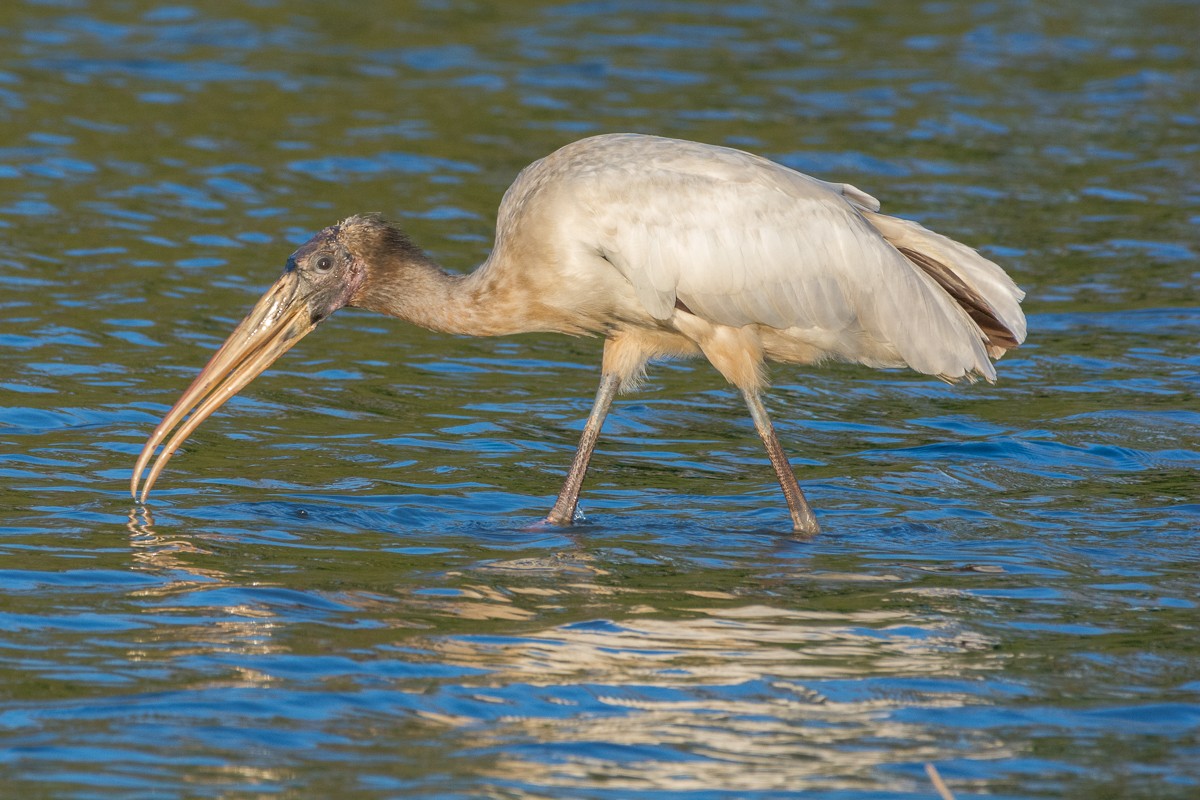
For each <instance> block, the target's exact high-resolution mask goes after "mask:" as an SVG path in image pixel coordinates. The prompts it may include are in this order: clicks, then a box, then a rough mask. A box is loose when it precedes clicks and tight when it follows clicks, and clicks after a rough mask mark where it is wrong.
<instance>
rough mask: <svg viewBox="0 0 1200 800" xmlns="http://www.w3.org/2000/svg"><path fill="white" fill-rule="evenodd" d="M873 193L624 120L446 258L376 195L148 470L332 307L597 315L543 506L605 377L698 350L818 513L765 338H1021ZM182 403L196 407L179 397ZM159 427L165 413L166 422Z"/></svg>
mask: <svg viewBox="0 0 1200 800" xmlns="http://www.w3.org/2000/svg"><path fill="white" fill-rule="evenodd" d="M878 212H879V201H877V200H876V199H875V198H873V197H871V196H870V195H869V194H867V193H866V192H863V191H860V190H859V189H856V188H855V187H853V186H850V185H848V184H839V183H826V182H825V181H821V180H817V179H816V178H811V177H809V176H807V175H804V174H801V173H799V172H796V171H795V170H792V169H788V168H787V167H784V166H782V165H780V164H776V163H774V162H772V161H768V160H767V159H765V158H760V157H758V156H755V155H751V154H749V153H745V152H742V151H739V150H732V149H729V148H725V147H717V146H713V145H705V144H697V143H695V142H686V141H678V140H672V139H664V138H659V137H655V136H643V135H638V134H611V135H604V136H595V137H592V138H588V139H583V140H580V141H578V142H575V143H573V144H569V145H567V146H566V147H563V148H562V149H560V150H558V151H556V152H554V153H551V154H550V155H549V156H547V157H545V158H543V159H541V160H539V161H536V162H534V163H533V164H531V165H530V166H528V167H526V168H525V169H524V170H523V171H522V172H521V174H520V175H518V176H517V179H516V181H514V182H513V184H512V186H510V187H509V189H508V191H507V192H506V193H505V195H504V199H503V200H502V201H501V203H500V208H499V211H498V212H497V220H496V241H495V244H494V246H493V249H492V252H491V255H489V256H488V258H487V260H486V261H485V262H484V263H483V265H482V266H480V267H479V268H478V269H476V270H475V271H474V272H472V273H470V274H466V275H463V274H456V273H452V272H446V271H444V270H443V269H442V268H441V267H439V266H438V265H437V264H435V263H434V262H433V261H432V260H431V259H430V258H429V257H428V256H427V255H426V254H425V253H424V252H423V251H422V250H421V249H420V248H419V247H417V246H416V245H415V244H413V242H412V241H411V240H410V239H409V238H408V236H407V235H405V234H404V233H403V232H402V231H401V230H400V229H399V228H397V227H395V226H393V225H392V224H390V223H388V222H386V221H385V220H383V219H382V218H381V217H379V216H378V215H375V214H367V215H360V216H353V217H350V218H349V219H346V220H345V221H343V222H341V223H340V224H338V225H334V226H332V227H329V228H326V229H325V230H323V231H321V232H320V233H318V234H317V235H316V236H314V237H313V238H312V239H310V240H309V241H308V242H306V243H305V244H304V245H303V246H301V247H300V249H298V250H296V252H295V253H293V254H292V255H291V257H290V258H288V260H287V265H286V266H285V268H284V271H283V275H282V276H281V277H280V278H279V280H278V281H277V282H276V283H275V285H274V286H272V287H271V288H270V289H269V290H268V291H267V293H266V294H265V295H264V296H263V297H262V299H261V300H259V302H258V304H257V305H255V306H254V308H253V309H252V310H251V311H250V314H249V315H248V316H247V317H246V319H245V320H243V321H242V323H241V324H240V325H238V327H237V329H236V330H234V332H233V333H232V334H231V335H230V336H229V339H228V340H227V341H226V342H225V344H224V345H222V347H221V348H220V349H219V350H218V351H217V353H216V354H215V355H214V356H213V357H212V359H211V360H210V361H209V362H208V365H207V366H206V367H205V368H204V370H203V371H202V372H201V373H200V374H199V375H198V376H197V377H196V379H195V381H193V383H192V385H191V386H190V387H189V388H188V389H187V391H186V392H184V394H183V396H182V397H180V398H179V401H178V402H177V403H176V404H175V406H174V407H173V408H171V410H170V411H169V412H167V415H166V416H165V417H164V418H163V420H162V422H161V423H160V424H159V425H158V427H157V428H156V429H155V431H154V433H153V435H152V436H151V437H150V439H149V441H147V442H146V445H145V447H144V448H143V449H142V453H141V456H140V457H139V458H138V461H137V466H136V467H135V468H134V472H133V480H132V481H131V485H130V490H131V491H132V493H133V495H134V497H135V498H136V497H137V489H138V483H139V481H140V479H141V475H142V471H143V470H144V468H145V467H146V465H147V464H148V463H149V461H150V458H151V456H152V455H153V454H154V451H155V449H156V448H157V447H158V445H159V444H160V443H161V442H163V441H164V440H167V437H168V435H170V439H169V440H167V441H166V445H165V446H164V447H163V450H162V452H161V453H160V455H159V458H158V461H157V462H156V463H155V464H154V467H153V469H151V471H150V474H149V476H148V477H147V478H146V483H145V486H144V488H143V489H142V502H145V500H146V497H147V495H148V494H149V492H150V488H151V487H152V486H153V485H154V482H155V480H157V478H158V476H159V474H160V473H161V472H162V470H163V467H164V466H165V465H166V463H167V460H168V459H169V458H170V457H171V455H172V454H173V453H174V452H175V451H176V450H177V449H178V448H179V446H180V445H181V444H182V443H183V441H184V440H185V439H186V438H187V437H188V436H189V435H190V434H191V433H192V431H193V430H195V428H196V427H197V426H198V425H199V424H200V423H201V422H202V421H204V419H206V418H207V417H208V416H209V415H210V414H212V413H213V412H214V411H215V410H216V409H218V408H219V407H220V406H221V405H222V404H223V403H224V402H225V401H226V400H228V399H229V398H230V397H232V396H233V395H235V394H236V393H237V392H239V391H240V390H241V389H242V388H243V387H245V386H246V384H248V383H249V382H250V381H251V380H253V379H254V378H255V376H257V375H258V374H260V373H261V372H262V371H263V370H265V369H266V368H267V367H268V366H270V365H271V363H272V362H274V361H275V359H277V358H278V357H279V356H281V355H282V354H283V353H285V352H286V351H287V350H289V349H290V348H291V347H292V346H293V345H295V344H296V343H297V342H298V341H300V339H301V338H302V337H304V336H305V335H307V334H308V333H309V332H311V331H312V330H313V329H314V328H316V327H317V325H319V324H320V323H321V322H322V321H324V320H325V318H326V317H328V316H329V315H330V314H332V313H333V312H335V311H337V310H338V309H340V308H343V307H345V306H353V307H357V308H366V309H370V310H372V311H377V312H380V313H383V314H390V315H392V316H395V317H399V318H401V319H403V320H407V321H409V322H411V323H414V324H416V325H420V326H422V327H425V328H429V329H431V330H435V331H442V332H445V333H453V334H467V335H471V336H499V335H504V334H510V333H526V332H533V331H552V332H555V333H565V334H570V335H587V334H593V335H594V334H599V335H602V336H604V337H605V340H604V355H603V361H602V364H601V370H600V388H599V390H598V391H597V393H596V401H595V405H594V406H593V407H592V412H591V414H590V416H589V417H588V420H587V423H586V425H585V426H584V429H583V435H582V437H581V439H580V442H579V449H578V450H577V451H576V453H575V459H574V461H573V462H572V464H571V468H570V471H569V472H568V473H567V478H566V481H565V482H564V484H563V487H562V491H561V492H560V493H559V495H558V500H557V501H556V502H555V504H554V508H553V510H551V512H550V515H549V516H548V517H547V518H546V521H547V522H549V523H554V524H559V525H568V524H570V523H572V522H573V521H574V520H575V514H576V505H577V503H578V500H579V490H580V487H581V486H582V484H583V476H584V473H585V472H586V471H587V466H588V460H589V458H590V457H591V454H592V450H593V448H594V447H595V445H596V438H597V436H598V435H599V433H600V427H601V425H602V424H603V422H604V417H605V415H606V414H607V412H608V409H609V406H610V405H611V404H612V401H613V397H614V396H615V395H616V394H617V393H618V392H620V391H622V390H625V389H630V388H633V387H634V386H636V385H637V383H638V381H639V380H640V379H641V377H642V376H643V373H644V370H645V367H646V363H647V361H649V360H650V359H653V358H661V357H688V356H703V357H705V358H707V359H708V360H709V361H710V362H711V363H712V365H713V366H714V367H716V369H717V371H718V372H720V373H721V374H722V375H723V376H724V377H725V379H726V380H728V381H729V382H730V383H732V384H733V385H734V386H736V387H737V388H738V389H739V390H740V391H741V393H742V396H743V398H745V401H746V405H747V406H748V407H749V409H750V417H751V419H752V420H753V421H754V427H755V429H756V430H757V431H758V435H759V436H760V437H761V438H762V441H763V444H764V445H765V446H766V450H767V456H768V457H769V459H770V461H771V465H772V466H773V467H774V468H775V474H776V476H777V477H778V478H779V484H780V486H781V487H782V488H783V494H784V497H785V498H786V500H787V504H788V508H789V510H790V511H791V517H792V523H793V526H794V528H795V530H796V531H797V532H799V533H804V534H812V533H816V532H817V530H818V525H817V520H816V516H815V515H814V514H813V512H812V509H811V508H810V507H809V505H808V502H807V500H805V497H804V493H803V492H802V491H801V490H800V486H799V484H797V482H796V477H795V475H794V474H793V472H792V469H791V466H790V465H789V463H788V460H787V456H785V455H784V452H783V448H782V447H781V446H780V443H779V439H778V437H777V436H776V434H775V430H774V427H773V426H772V424H771V420H770V418H769V417H768V416H767V411H766V409H765V408H764V406H763V402H762V398H761V392H762V390H763V388H764V387H765V385H766V380H765V370H764V362H765V360H767V359H770V360H773V361H783V362H791V363H798V364H815V363H817V362H820V361H824V360H826V359H838V360H842V361H850V362H857V363H860V364H866V365H868V366H872V367H905V366H907V367H910V368H912V369H914V370H916V371H917V372H922V373H925V374H928V375H936V376H938V377H939V378H942V379H943V380H946V381H956V380H959V379H963V378H966V379H974V378H976V377H982V378H985V379H987V380H988V381H992V380H994V379H995V377H996V372H995V370H994V369H993V367H992V364H991V359H996V358H999V357H1000V356H1001V355H1003V354H1004V352H1005V351H1006V350H1009V349H1010V348H1013V347H1016V346H1017V345H1018V344H1020V343H1021V342H1022V341H1023V340H1024V338H1025V317H1024V315H1023V314H1022V312H1021V307H1020V301H1021V299H1022V297H1024V293H1023V292H1022V291H1021V290H1020V289H1018V288H1017V286H1016V285H1015V284H1014V283H1013V281H1012V280H1011V279H1010V278H1009V277H1008V275H1007V274H1005V272H1004V271H1003V270H1002V269H1001V268H1000V267H998V266H997V265H996V264H994V263H992V262H991V261H988V260H987V259H986V258H983V257H982V256H980V255H979V254H978V253H977V252H975V251H974V250H973V249H971V248H969V247H967V246H966V245H963V244H959V243H958V242H955V241H952V240H951V239H947V238H946V237H944V236H941V235H939V234H937V233H934V232H932V231H929V230H927V229H925V228H923V227H921V226H920V225H918V224H916V223H914V222H908V221H905V220H901V219H897V218H896V217H890V216H886V215H883V214H880V213H878ZM189 412H190V416H188V415H189ZM172 432H173V435H171V434H172Z"/></svg>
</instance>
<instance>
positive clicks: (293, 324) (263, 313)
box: [129, 272, 318, 503]
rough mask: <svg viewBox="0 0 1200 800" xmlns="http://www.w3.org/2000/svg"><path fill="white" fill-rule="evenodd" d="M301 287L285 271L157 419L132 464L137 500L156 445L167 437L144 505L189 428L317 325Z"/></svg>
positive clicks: (149, 480) (295, 277)
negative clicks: (156, 424)
mask: <svg viewBox="0 0 1200 800" xmlns="http://www.w3.org/2000/svg"><path fill="white" fill-rule="evenodd" d="M299 285H300V281H299V277H298V275H297V274H296V273H295V272H286V273H284V275H283V277H281V278H280V279H279V280H278V281H276V282H275V285H274V286H272V287H271V288H270V289H268V290H267V293H266V294H264V295H263V296H262V299H261V300H259V301H258V303H257V304H256V305H255V306H254V308H253V309H251V311H250V313H249V314H248V315H246V318H245V319H244V320H242V322H241V323H240V324H239V325H238V326H237V328H235V329H234V331H233V333H231V334H230V335H229V338H228V339H226V340H225V344H223V345H221V349H220V350H218V351H217V352H216V354H215V355H213V357H212V358H211V359H210V360H209V362H208V364H207V365H205V367H204V369H203V370H201V372H200V374H199V375H197V376H196V379H195V380H194V381H192V385H191V386H189V387H188V388H187V391H185V392H184V393H183V396H182V397H180V398H179V400H178V402H176V403H175V405H174V406H173V407H172V408H171V410H170V411H168V412H167V415H166V416H165V417H163V420H162V422H160V423H158V427H157V428H155V429H154V433H153V435H151V436H150V439H149V441H147V442H146V445H145V447H143V448H142V454H141V455H140V456H138V460H137V466H135V467H134V468H133V478H132V480H131V481H130V482H129V491H130V493H131V494H132V495H133V497H134V499H135V500H136V499H137V496H138V483H139V482H140V481H141V477H142V470H144V469H145V468H146V465H147V464H148V463H150V459H151V457H152V456H153V455H154V451H155V449H156V448H157V447H158V446H159V444H161V443H162V442H163V441H164V440H166V439H167V437H168V436H170V440H169V441H167V443H166V445H165V446H164V447H163V449H162V451H161V452H160V453H159V454H158V460H157V461H156V462H155V464H154V467H153V469H151V470H150V475H149V476H148V477H147V478H146V483H145V485H144V486H143V487H142V497H141V501H142V502H143V503H144V502H146V497H147V495H149V494H150V488H151V487H152V486H154V482H155V481H156V480H158V476H159V475H160V474H161V473H162V471H163V467H165V466H166V465H167V461H169V460H170V458H171V456H172V455H174V454H175V451H176V450H178V449H179V446H180V445H181V444H183V442H184V440H185V439H187V437H188V436H190V435H191V433H192V431H194V430H196V428H197V427H198V426H199V425H200V423H201V422H203V421H204V420H206V419H207V418H208V417H209V416H210V415H211V414H212V413H213V412H214V411H216V410H217V409H218V408H220V407H221V406H222V405H224V404H225V401H227V400H228V399H229V398H231V397H233V396H234V395H235V394H237V393H238V392H240V391H241V390H242V389H243V388H244V387H245V386H246V384H248V383H250V381H252V380H254V379H255V378H256V377H258V375H260V374H262V372H263V371H264V370H266V368H267V367H269V366H271V364H272V363H274V361H275V360H276V359H277V358H279V357H280V356H281V355H283V354H284V353H286V352H287V351H288V350H290V349H292V347H293V346H294V345H295V344H296V343H297V342H299V341H300V340H301V339H303V338H304V337H305V336H306V335H307V334H308V333H310V332H311V331H312V330H313V329H314V328H316V327H317V324H318V321H314V320H313V319H312V314H311V313H310V311H309V308H308V303H307V301H306V298H304V297H301V296H299V295H300V293H299V292H298V288H299ZM189 412H190V414H191V415H190V416H189ZM172 432H173V433H172Z"/></svg>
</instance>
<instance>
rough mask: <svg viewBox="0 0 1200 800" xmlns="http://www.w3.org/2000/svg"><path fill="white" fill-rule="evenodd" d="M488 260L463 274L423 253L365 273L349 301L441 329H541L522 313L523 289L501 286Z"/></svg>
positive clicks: (480, 332)
mask: <svg viewBox="0 0 1200 800" xmlns="http://www.w3.org/2000/svg"><path fill="white" fill-rule="evenodd" d="M489 264H490V262H485V263H484V264H483V265H482V266H480V267H479V268H478V269H476V270H475V271H474V272H471V273H469V274H465V275H464V274H461V273H455V272H448V271H446V270H445V269H443V268H442V267H441V266H439V265H438V264H437V263H436V262H434V261H433V260H432V259H428V258H426V259H423V260H420V261H406V262H405V263H404V264H402V265H399V266H397V267H394V268H392V269H388V270H385V271H383V272H381V273H380V274H377V275H374V276H371V277H370V278H369V279H368V281H367V284H368V286H367V287H365V290H364V292H363V293H362V295H361V296H360V297H358V298H356V299H355V301H354V303H353V304H354V305H356V306H358V307H360V308H365V309H368V310H370V311H375V312H378V313H381V314H389V315H391V316H393V317H399V318H400V319H403V320H405V321H406V322H411V323H412V324H414V325H420V326H421V327H422V328H428V329H429V330H433V331H438V332H441V333H455V334H462V335H466V336H499V335H503V334H508V333H523V332H526V331H532V330H542V329H544V328H543V327H542V326H541V325H538V324H535V323H534V321H533V320H532V319H530V318H528V313H527V309H529V308H530V306H531V304H532V303H531V300H532V298H530V297H527V296H525V295H526V294H527V292H522V291H514V289H513V288H512V287H511V286H505V285H502V284H503V282H501V281H498V280H496V279H495V275H494V274H493V271H492V270H490V269H489Z"/></svg>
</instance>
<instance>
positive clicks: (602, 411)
mask: <svg viewBox="0 0 1200 800" xmlns="http://www.w3.org/2000/svg"><path fill="white" fill-rule="evenodd" d="M620 385H621V378H620V376H619V375H618V374H617V373H615V372H603V373H601V375H600V388H599V389H598V390H596V402H595V403H593V404H592V413H591V414H589V415H588V420H587V424H586V425H584V426H583V434H582V435H581V436H580V437H579V448H578V449H577V450H576V451H575V460H574V461H572V462H571V471H570V472H568V473H567V479H566V480H565V481H563V486H562V491H560V492H559V493H558V500H556V501H555V503H554V508H553V509H551V511H550V516H548V517H546V522H548V523H550V524H551V525H570V524H571V523H572V522H574V521H575V507H576V506H577V505H578V504H579V490H580V489H581V488H582V487H583V476H584V475H585V474H586V473H587V468H588V461H589V460H590V459H591V457H592V451H593V450H594V449H596V439H597V438H598V437H599V436H600V428H601V426H603V425H604V417H605V416H607V415H608V409H609V407H610V406H611V405H612V401H613V397H615V396H616V394H617V388H618V387H619V386H620ZM794 482H795V479H793V483H794Z"/></svg>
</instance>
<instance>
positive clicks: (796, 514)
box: [742, 388, 821, 536]
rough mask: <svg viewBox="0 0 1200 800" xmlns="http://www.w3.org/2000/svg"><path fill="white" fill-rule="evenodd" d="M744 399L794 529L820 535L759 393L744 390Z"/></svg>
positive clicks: (814, 518) (818, 527) (803, 532)
mask: <svg viewBox="0 0 1200 800" xmlns="http://www.w3.org/2000/svg"><path fill="white" fill-rule="evenodd" d="M742 397H744V398H746V405H747V406H749V408H750V418H751V419H753V420H754V429H755V430H756V431H758V435H759V438H761V439H762V441H763V446H765V447H766V448H767V457H768V458H770V459H771V466H772V467H774V468H775V474H776V475H777V476H778V477H779V486H780V487H781V488H782V489H783V496H784V498H785V499H786V500H787V504H788V509H789V510H790V511H791V512H792V527H793V528H795V531H796V533H800V534H804V535H805V536H813V535H815V534H817V533H820V532H821V527H820V526H819V525H818V524H817V517H816V515H815V514H813V510H812V507H811V506H809V504H808V501H807V500H805V499H804V492H802V491H801V490H800V484H798V483H796V474H795V473H794V472H792V465H791V464H789V463H788V458H787V455H786V454H785V453H784V452H783V446H782V445H781V444H780V443H779V437H778V436H776V435H775V426H774V425H772V424H771V418H770V417H769V416H767V409H766V407H765V406H763V402H762V398H761V397H759V394H758V390H757V389H753V388H744V389H742Z"/></svg>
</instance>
